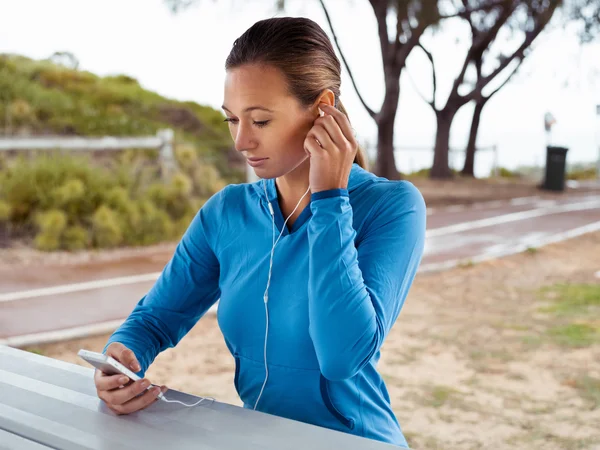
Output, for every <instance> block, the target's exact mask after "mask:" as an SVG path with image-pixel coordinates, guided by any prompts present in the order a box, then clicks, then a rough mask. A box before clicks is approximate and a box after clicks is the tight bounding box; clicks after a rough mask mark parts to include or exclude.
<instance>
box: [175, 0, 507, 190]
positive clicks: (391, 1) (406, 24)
mask: <svg viewBox="0 0 600 450" xmlns="http://www.w3.org/2000/svg"><path fill="white" fill-rule="evenodd" d="M197 1H199V0H165V2H166V3H167V4H168V6H169V7H170V8H171V9H172V10H173V11H174V12H177V11H180V10H182V9H184V8H186V7H188V6H190V5H192V4H194V3H196V2H197ZM274 1H275V4H276V6H277V7H278V8H280V9H283V8H284V7H285V0H274ZM496 1H498V0H496ZM319 2H320V4H321V7H322V8H323V11H324V13H325V17H326V20H327V23H328V25H329V28H330V31H331V34H332V36H333V40H334V43H335V45H336V47H337V49H338V52H339V53H340V56H341V59H342V62H343V64H344V67H345V68H346V70H347V71H348V75H349V76H350V79H351V80H352V84H353V87H354V89H355V90H356V93H357V95H358V98H359V100H360V102H361V103H362V105H363V106H364V107H365V109H366V111H367V112H368V114H369V115H370V116H371V118H372V119H373V120H374V121H375V123H376V125H377V163H376V167H375V170H374V172H375V173H376V174H377V175H379V176H383V177H385V178H388V179H392V180H393V179H398V178H399V177H400V174H399V173H398V171H397V170H396V163H395V159H394V124H395V120H396V114H397V111H398V104H399V101H400V76H401V74H402V70H403V69H404V68H405V65H406V59H407V58H408V56H409V54H410V52H411V51H412V50H413V49H415V48H416V47H417V45H418V44H419V40H420V39H421V36H422V35H423V33H424V32H425V30H426V29H427V28H429V27H430V26H435V25H436V24H438V23H439V22H440V21H441V20H442V19H447V18H453V17H458V16H461V17H464V16H466V15H468V14H470V13H471V12H473V11H470V10H469V7H468V6H465V7H463V6H457V7H456V8H453V11H452V12H451V13H450V14H442V13H441V12H440V7H441V6H442V4H446V3H447V1H444V0H369V4H370V5H371V7H372V9H373V13H374V14H375V19H376V21H377V31H378V34H379V47H380V48H379V49H380V51H381V57H382V64H383V74H384V85H385V94H384V98H383V102H382V104H381V106H380V108H379V111H375V110H374V109H373V108H371V107H370V106H369V105H368V104H367V103H366V101H365V100H364V98H363V97H362V95H361V94H360V92H359V89H358V86H357V85H356V83H355V81H354V77H353V76H352V71H351V69H350V67H349V65H348V62H347V60H346V58H345V56H344V52H343V51H342V49H341V47H340V44H339V42H338V39H337V35H336V33H335V30H334V27H333V23H332V19H331V15H330V14H329V10H328V8H327V7H326V5H325V2H324V0H319ZM390 18H391V19H392V20H389V19H390ZM390 37H391V39H390Z"/></svg>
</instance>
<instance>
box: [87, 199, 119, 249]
mask: <svg viewBox="0 0 600 450" xmlns="http://www.w3.org/2000/svg"><path fill="white" fill-rule="evenodd" d="M92 237H93V242H94V245H95V246H96V247H116V246H117V245H119V244H120V243H121V241H122V240H123V233H122V231H121V227H120V224H119V218H118V215H117V214H116V213H115V212H114V211H113V210H112V209H110V208H109V207H108V206H106V205H102V206H100V207H99V208H98V209H97V210H96V212H95V213H94V215H93V217H92Z"/></svg>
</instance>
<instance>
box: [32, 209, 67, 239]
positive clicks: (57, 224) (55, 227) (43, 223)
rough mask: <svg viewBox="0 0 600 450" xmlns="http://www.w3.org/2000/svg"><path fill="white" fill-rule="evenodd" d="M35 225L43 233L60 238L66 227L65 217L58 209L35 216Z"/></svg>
mask: <svg viewBox="0 0 600 450" xmlns="http://www.w3.org/2000/svg"><path fill="white" fill-rule="evenodd" d="M35 221H36V224H37V226H38V228H39V229H40V230H41V231H42V232H43V233H48V234H52V235H55V236H56V237H57V238H59V237H60V235H61V234H62V232H63V231H64V229H65V227H66V226H67V215H66V214H65V213H64V212H63V211H60V210H58V209H53V210H50V211H46V212H42V213H39V214H38V215H37V216H36V220H35Z"/></svg>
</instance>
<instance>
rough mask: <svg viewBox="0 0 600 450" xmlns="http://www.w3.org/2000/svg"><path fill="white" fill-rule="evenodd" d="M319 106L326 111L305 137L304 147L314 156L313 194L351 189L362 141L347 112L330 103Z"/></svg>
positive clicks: (311, 174) (312, 165)
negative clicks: (358, 139) (350, 179)
mask: <svg viewBox="0 0 600 450" xmlns="http://www.w3.org/2000/svg"><path fill="white" fill-rule="evenodd" d="M319 108H320V109H321V110H322V111H323V113H324V115H323V116H322V117H318V118H317V119H316V120H315V122H314V125H313V127H312V128H311V129H310V131H309V132H308V134H307V135H306V139H305V140H304V150H306V152H307V153H308V155H309V156H310V175H309V182H310V190H311V192H312V193H313V194H314V193H315V192H320V191H327V190H329V189H347V187H348V177H349V176H350V171H351V170H352V163H353V162H354V157H355V156H356V152H357V151H358V142H356V139H355V137H354V132H353V130H352V127H351V126H350V122H349V121H348V118H347V117H346V115H345V114H344V113H342V112H341V111H339V110H337V109H336V108H334V107H332V106H329V105H327V104H326V103H320V104H319ZM317 141H318V142H317ZM319 143H320V144H321V145H319Z"/></svg>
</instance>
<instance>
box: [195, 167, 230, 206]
mask: <svg viewBox="0 0 600 450" xmlns="http://www.w3.org/2000/svg"><path fill="white" fill-rule="evenodd" d="M193 179H194V184H195V186H196V192H197V194H198V195H199V196H200V197H203V198H209V197H211V196H212V195H214V194H215V193H217V192H219V191H220V190H221V189H223V188H224V187H225V185H226V183H225V181H224V180H223V179H222V178H221V177H220V175H219V172H218V171H217V169H215V168H214V167H213V166H209V165H200V166H198V167H197V169H196V170H195V171H194V178H193Z"/></svg>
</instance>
